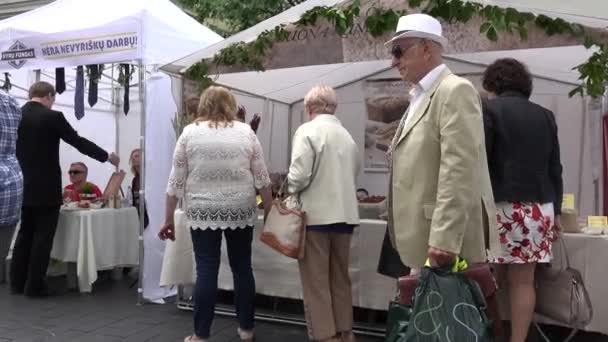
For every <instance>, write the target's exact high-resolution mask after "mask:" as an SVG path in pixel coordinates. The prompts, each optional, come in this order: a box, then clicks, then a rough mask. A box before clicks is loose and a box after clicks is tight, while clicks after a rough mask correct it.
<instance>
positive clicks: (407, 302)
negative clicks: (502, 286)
mask: <svg viewBox="0 0 608 342" xmlns="http://www.w3.org/2000/svg"><path fill="white" fill-rule="evenodd" d="M462 273H463V274H464V276H466V277H467V278H468V279H470V280H473V281H475V282H476V283H477V284H478V285H479V287H480V288H481V292H482V293H483V296H484V297H485V301H486V305H487V313H488V316H489V318H490V320H491V321H492V329H493V331H494V336H502V335H503V330H502V322H501V319H500V313H499V311H498V298H497V294H496V291H497V290H498V285H497V283H496V279H495V278H494V275H493V274H492V269H491V268H490V265H488V264H475V265H471V266H469V267H468V268H467V269H466V270H465V271H463V272H462ZM418 283H419V278H418V276H407V277H402V278H399V304H401V305H404V306H407V307H411V306H412V299H413V298H414V293H415V291H416V288H417V287H418Z"/></svg>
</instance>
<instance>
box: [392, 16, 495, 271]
mask: <svg viewBox="0 0 608 342" xmlns="http://www.w3.org/2000/svg"><path fill="white" fill-rule="evenodd" d="M389 44H390V45H391V54H392V56H393V59H392V65H393V67H395V68H396V69H398V70H399V73H400V74H401V77H402V78H403V80H405V81H406V82H408V83H410V84H411V85H412V90H411V91H410V95H411V98H410V107H409V108H408V110H407V112H406V113H405V115H404V117H403V119H402V120H401V124H400V126H399V128H398V130H397V132H396V134H395V137H394V139H393V142H392V146H391V159H392V162H391V163H392V167H391V185H390V196H389V197H390V201H391V205H390V206H389V207H390V209H389V210H390V211H389V227H390V228H389V231H390V233H391V238H392V242H393V244H394V246H395V248H396V249H397V251H398V252H399V255H400V257H401V260H402V261H403V263H404V264H405V265H407V266H409V267H411V268H413V270H414V272H416V271H417V270H419V269H420V268H421V267H423V266H424V265H425V263H426V261H427V259H428V260H429V261H430V264H431V267H441V266H448V265H451V264H452V263H453V262H454V261H455V258H456V256H461V257H463V258H465V259H466V260H467V261H468V262H469V263H476V262H485V261H486V252H485V251H486V246H485V235H486V232H487V231H488V228H489V227H488V222H496V219H495V215H496V212H495V207H494V199H493V195H492V187H491V183H490V177H489V173H488V165H487V159H486V151H485V143H484V129H483V118H482V111H481V101H480V97H479V94H478V93H477V91H476V90H475V87H474V86H473V85H472V84H471V82H469V81H468V80H466V79H464V78H461V77H458V76H456V75H454V74H452V72H451V71H450V70H449V69H448V68H447V66H446V65H445V64H443V61H442V52H443V49H444V48H445V47H446V45H447V39H446V38H444V37H443V35H442V29H441V24H440V23H439V21H437V20H436V19H435V18H433V17H430V16H428V15H425V14H411V15H406V16H404V17H401V18H400V19H399V24H398V25H397V32H396V34H395V36H394V37H393V39H391V40H390V41H389V42H388V43H387V45H389Z"/></svg>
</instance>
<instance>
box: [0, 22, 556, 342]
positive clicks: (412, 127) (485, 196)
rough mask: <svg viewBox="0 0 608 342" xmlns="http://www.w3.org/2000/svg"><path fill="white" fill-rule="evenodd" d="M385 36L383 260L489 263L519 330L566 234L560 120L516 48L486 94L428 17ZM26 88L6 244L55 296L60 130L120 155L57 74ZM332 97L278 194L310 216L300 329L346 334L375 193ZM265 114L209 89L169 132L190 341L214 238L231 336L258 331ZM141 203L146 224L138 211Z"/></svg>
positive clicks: (6, 186)
mask: <svg viewBox="0 0 608 342" xmlns="http://www.w3.org/2000/svg"><path fill="white" fill-rule="evenodd" d="M387 44H388V45H389V46H390V47H391V55H392V65H393V67H394V68H395V69H396V70H397V71H398V72H399V74H400V75H401V78H402V79H403V80H404V81H406V82H407V83H408V84H411V85H412V88H411V91H410V94H409V96H410V105H409V107H408V109H407V111H406V113H405V114H404V115H403V118H402V119H401V122H400V125H399V128H398V129H397V132H396V133H395V136H394V138H393V141H392V144H391V146H390V148H389V150H388V152H387V158H388V160H389V165H390V168H389V169H390V175H389V177H390V180H389V184H390V185H389V190H388V193H389V196H388V213H387V221H388V224H387V232H386V237H385V240H384V244H383V250H382V253H381V255H382V257H381V262H380V267H379V271H380V272H381V273H383V274H386V275H389V276H391V277H395V278H398V277H400V276H405V275H407V274H413V275H415V274H418V273H419V272H420V269H421V268H423V267H425V264H427V262H428V264H430V267H444V266H446V265H451V264H453V263H454V262H455V260H456V258H457V257H463V258H465V259H466V260H467V261H468V262H470V263H487V262H488V263H491V264H494V265H495V266H496V270H497V276H498V279H499V281H500V282H501V283H503V284H504V286H505V288H506V289H508V295H509V302H510V307H511V316H510V321H511V333H510V336H511V337H510V341H511V342H524V341H525V339H526V336H527V332H528V327H529V325H530V323H531V321H532V315H533V312H534V303H535V288H534V270H535V267H536V265H537V264H539V263H549V262H550V261H551V259H552V252H551V248H552V247H551V245H552V242H553V241H554V240H555V239H556V237H557V236H558V235H559V233H560V209H561V199H562V195H563V194H562V192H563V181H562V166H561V161H560V149H559V141H558V136H557V125H556V122H555V117H554V115H553V113H552V112H551V111H549V110H547V109H545V108H543V107H541V106H539V105H537V104H535V103H533V102H531V101H530V100H529V98H530V96H531V94H532V92H533V84H532V77H531V75H530V73H529V72H528V70H527V69H526V67H525V65H524V64H523V63H521V62H519V61H517V60H514V59H510V58H507V59H500V60H497V61H496V62H494V63H493V64H492V65H490V66H489V67H488V68H487V70H486V71H485V73H484V75H483V87H484V90H485V91H486V92H487V93H488V94H489V96H488V97H487V98H485V99H484V100H483V101H482V99H481V97H480V95H479V93H478V90H477V89H476V88H475V87H474V86H473V84H472V83H471V82H470V81H468V80H467V79H465V78H462V77H459V76H457V75H455V74H453V73H452V72H451V71H450V69H449V68H448V67H447V66H446V65H445V64H444V62H443V60H442V53H443V50H444V48H445V46H446V44H447V40H446V39H445V38H444V37H443V35H442V28H441V24H440V23H439V22H438V21H437V20H436V19H434V18H432V17H430V16H428V15H423V14H411V15H406V16H404V17H402V18H401V19H400V20H399V23H398V27H397V30H396V33H395V36H394V37H393V38H392V39H391V40H390V41H389V42H388V43H387ZM404 91H405V90H404ZM29 99H30V100H29V101H28V102H27V103H26V104H25V105H24V106H23V107H21V108H19V106H18V105H17V102H16V101H15V100H14V99H13V98H12V97H11V96H9V95H8V94H6V93H4V92H0V180H1V181H0V257H1V258H2V260H4V257H5V256H6V255H7V252H8V248H9V245H10V242H11V238H12V236H13V232H14V230H15V227H16V225H17V223H18V222H20V229H19V232H18V234H17V238H16V242H15V246H14V249H13V256H12V262H11V277H10V289H11V291H12V292H13V293H14V294H25V295H27V296H31V297H41V296H48V295H51V294H52V292H51V291H50V289H49V287H48V286H47V284H46V282H45V274H46V269H47V267H48V264H49V255H50V251H51V247H52V242H53V236H54V234H55V230H56V227H57V220H58V216H59V210H60V206H61V204H62V202H63V199H62V192H61V189H62V186H61V168H60V163H59V143H60V141H62V140H63V141H65V142H66V143H68V144H70V145H72V146H74V147H75V148H76V149H77V150H78V151H80V152H81V153H83V154H84V155H87V156H89V157H91V158H93V159H96V160H98V161H99V162H101V163H105V162H109V163H111V164H113V165H118V163H119V158H118V156H117V155H116V154H114V153H108V152H106V151H104V150H103V149H102V148H100V147H99V146H97V145H95V144H94V143H93V142H91V141H89V140H87V139H86V138H83V137H81V136H79V135H78V133H77V132H76V131H75V130H74V129H73V128H72V127H71V126H70V124H69V123H68V122H67V120H66V119H65V117H64V116H63V114H62V113H61V112H58V111H54V110H53V109H52V106H53V103H54V101H55V90H54V89H53V86H52V85H50V84H48V83H46V82H37V83H35V84H34V85H32V87H31V88H30V91H29ZM338 103H339V101H338V98H337V95H336V92H335V91H334V90H333V89H332V88H331V87H329V86H324V85H320V86H315V87H313V88H312V89H311V90H310V91H309V92H308V94H307V95H306V97H305V99H304V108H305V112H306V115H307V117H308V119H309V121H308V122H307V123H305V124H303V125H302V126H300V127H299V128H298V130H297V131H296V133H295V135H294V137H293V148H292V151H291V165H290V166H289V171H288V174H287V194H289V195H293V196H298V197H299V199H300V201H301V203H302V209H303V210H304V211H305V212H306V213H307V227H306V229H307V234H306V240H305V249H306V253H305V257H304V258H303V259H301V260H299V262H298V265H299V271H300V276H301V283H302V288H303V298H304V308H305V313H306V321H307V326H308V335H309V337H310V339H311V340H314V341H333V342H335V341H345V342H346V341H347V342H352V341H355V336H354V334H353V331H352V330H353V306H352V290H351V280H350V276H349V261H350V255H349V253H350V242H351V238H352V233H353V231H354V229H357V226H358V225H359V211H358V203H357V199H358V198H364V197H367V196H369V193H367V191H365V190H364V189H358V187H357V177H358V175H359V173H360V153H359V150H358V147H357V144H356V143H355V141H354V140H353V138H352V136H351V134H350V133H349V132H348V131H347V130H346V129H345V128H344V126H343V125H342V123H341V121H340V119H339V118H338V116H336V115H335V114H336V110H337V108H338ZM259 124H260V117H259V116H255V117H254V120H252V122H251V123H250V124H246V123H245V111H244V109H243V108H239V106H238V105H237V102H236V99H235V97H234V95H233V94H232V93H231V92H230V91H229V90H228V89H225V88H222V87H218V86H211V87H209V88H207V89H206V90H205V92H204V93H203V94H202V96H201V98H200V101H199V103H198V107H197V108H196V119H195V121H194V122H193V123H191V124H190V125H188V126H187V127H185V129H184V130H183V132H182V134H181V136H180V137H179V139H178V141H177V144H176V147H175V152H174V157H173V165H172V171H171V175H170V177H169V180H168V185H167V196H166V211H165V221H164V224H163V225H162V227H161V229H160V233H159V236H160V238H162V239H174V237H175V236H174V234H175V227H174V224H175V223H174V221H173V213H174V211H175V209H176V208H177V205H178V202H179V200H180V199H182V200H183V201H184V210H185V213H186V219H187V225H188V227H189V228H190V232H191V238H192V243H193V247H194V254H195V259H196V273H197V279H196V285H195V291H194V333H193V334H191V335H189V336H187V337H186V338H185V341H207V340H208V339H209V337H210V331H211V326H212V322H213V316H214V309H215V304H216V303H215V300H216V292H217V277H218V269H219V265H220V250H221V241H222V239H223V238H224V239H226V245H227V249H228V257H229V263H230V267H231V269H232V272H233V276H234V283H235V306H236V313H237V320H238V323H239V328H238V331H237V334H238V336H239V337H240V339H241V340H243V341H253V340H254V339H255V336H256V335H255V333H254V315H255V306H254V297H255V293H256V291H255V278H254V274H253V271H252V265H251V253H252V240H253V237H254V225H255V221H256V218H257V207H258V206H257V204H256V195H258V194H259V195H260V196H261V198H262V203H263V205H262V207H263V208H264V209H263V210H264V214H265V216H266V215H268V212H269V210H270V206H271V202H272V200H273V196H272V187H273V184H272V182H271V179H270V176H269V173H268V170H267V167H266V165H265V162H264V152H263V150H262V147H261V145H260V142H259V140H258V138H257V136H256V130H257V127H258V125H259ZM129 162H130V165H131V170H132V172H133V174H134V179H133V182H132V186H131V189H132V196H133V204H135V205H136V207H137V208H138V210H139V201H141V199H140V198H139V189H140V188H141V184H140V167H141V164H142V160H141V151H140V150H135V151H133V152H132V153H131V156H130V158H129ZM68 173H69V176H70V182H71V183H72V184H70V185H68V186H67V187H66V189H65V190H66V191H69V192H70V194H69V196H70V197H71V198H73V199H74V200H77V199H78V197H79V196H80V195H81V194H82V193H83V191H84V189H85V188H88V191H87V193H92V194H93V195H95V196H97V197H101V196H102V194H101V191H100V190H99V188H98V187H97V186H95V185H94V184H92V183H89V182H88V181H87V173H88V167H87V165H85V164H84V163H81V162H76V163H73V164H72V165H70V168H69V171H68ZM141 214H142V213H140V219H143V220H145V226H146V227H147V226H148V220H149V219H148V215H147V210H144V213H143V215H141ZM142 216H143V217H142ZM515 221H517V222H515ZM1 264H2V265H4V263H3V262H2V263H1ZM428 264H427V265H428ZM3 275H4V272H2V273H0V276H3Z"/></svg>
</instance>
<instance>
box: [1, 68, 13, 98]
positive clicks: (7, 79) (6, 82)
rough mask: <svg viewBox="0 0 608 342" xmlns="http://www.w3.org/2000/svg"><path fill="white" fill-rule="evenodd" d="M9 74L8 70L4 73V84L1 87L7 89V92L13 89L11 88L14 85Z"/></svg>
mask: <svg viewBox="0 0 608 342" xmlns="http://www.w3.org/2000/svg"><path fill="white" fill-rule="evenodd" d="M9 76H10V74H9V73H8V72H5V73H4V84H3V85H2V87H0V89H2V90H4V91H6V92H7V93H8V92H9V91H11V88H12V87H13V84H12V83H11V79H10V77H9Z"/></svg>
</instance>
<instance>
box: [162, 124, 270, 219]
mask: <svg viewBox="0 0 608 342" xmlns="http://www.w3.org/2000/svg"><path fill="white" fill-rule="evenodd" d="M268 185H270V177H269V176H268V171H267V169H266V165H265V164H264V153H263V152H262V147H261V145H260V142H259V140H258V138H257V137H256V135H255V133H254V132H253V131H252V130H251V127H249V125H247V124H244V123H241V122H237V121H234V122H233V125H232V126H229V127H221V126H220V127H218V128H212V127H209V125H208V122H206V121H205V122H199V123H198V124H190V125H188V126H186V127H185V128H184V131H183V132H182V134H181V136H180V137H179V139H178V140H177V145H176V146H175V153H174V155H173V169H172V170H171V175H170V176H169V184H168V185H167V194H169V195H171V196H177V197H179V198H183V199H184V211H185V212H186V218H187V223H188V225H189V227H191V228H192V229H213V230H215V229H237V228H245V227H247V226H253V225H254V223H255V221H256V218H257V217H256V216H257V215H256V214H257V208H256V201H255V196H256V193H255V188H257V189H261V188H263V187H265V186H268Z"/></svg>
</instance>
